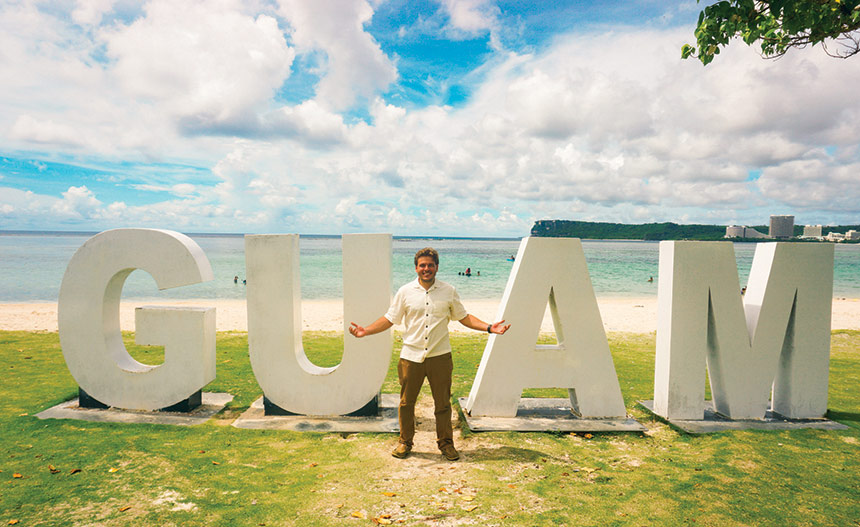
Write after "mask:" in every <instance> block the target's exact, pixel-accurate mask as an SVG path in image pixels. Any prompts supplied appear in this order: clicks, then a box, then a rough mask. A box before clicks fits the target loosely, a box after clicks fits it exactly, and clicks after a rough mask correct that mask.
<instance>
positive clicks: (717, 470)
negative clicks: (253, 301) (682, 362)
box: [0, 331, 860, 527]
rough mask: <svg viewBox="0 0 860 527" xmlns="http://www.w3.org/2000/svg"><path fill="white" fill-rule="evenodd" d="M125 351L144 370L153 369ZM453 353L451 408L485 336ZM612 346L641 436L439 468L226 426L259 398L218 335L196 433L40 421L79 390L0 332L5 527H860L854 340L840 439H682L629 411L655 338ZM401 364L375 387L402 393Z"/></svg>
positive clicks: (376, 451) (647, 386)
mask: <svg viewBox="0 0 860 527" xmlns="http://www.w3.org/2000/svg"><path fill="white" fill-rule="evenodd" d="M126 340H127V345H128V346H129V349H131V350H133V351H132V353H133V354H134V355H135V357H137V358H138V360H141V361H144V362H148V363H152V364H158V363H159V362H160V361H161V354H162V350H160V349H158V348H140V347H134V346H132V345H131V342H132V340H133V339H132V337H131V336H130V335H127V336H126ZM341 342H342V337H340V336H339V335H331V334H319V333H310V334H306V335H305V345H306V348H307V350H308V354H309V355H310V356H311V357H312V358H313V360H314V361H315V362H316V363H318V364H320V365H332V364H337V363H338V361H339V359H340V346H341ZM452 343H453V346H454V348H455V350H456V351H455V357H454V362H455V371H454V397H455V400H456V398H457V397H461V396H466V395H468V392H469V389H470V387H471V384H472V381H473V379H474V375H475V372H476V368H477V365H478V363H479V362H480V357H481V353H482V352H483V349H484V345H485V343H486V336H485V335H481V334H474V335H465V336H464V335H454V336H452ZM610 346H611V348H612V352H613V356H614V359H615V365H616V368H617V371H618V376H619V381H620V384H621V389H622V392H623V394H624V401H625V404H626V406H627V408H628V411H629V412H630V414H632V415H633V416H634V417H635V418H637V419H639V420H640V421H641V422H642V423H643V424H645V425H646V426H647V427H648V431H647V432H646V433H624V434H620V433H619V434H594V435H593V437H586V436H584V435H582V434H580V435H572V434H561V433H507V432H506V433H468V432H467V431H465V432H464V433H463V437H462V438H460V439H459V441H458V444H457V446H458V448H459V449H460V450H461V452H462V453H463V457H462V459H461V460H460V461H459V462H456V463H449V462H446V461H444V460H442V458H441V457H440V456H439V455H438V453H435V452H424V453H420V454H417V455H415V456H413V457H412V458H410V459H407V460H403V461H401V460H397V459H394V458H392V457H391V456H390V455H389V452H390V450H391V448H392V447H393V446H394V443H395V436H393V435H385V434H318V433H297V432H286V431H261V430H240V429H236V428H233V427H232V426H229V425H230V423H231V422H232V421H233V420H234V419H235V418H236V417H237V416H238V415H239V414H240V413H241V412H242V411H244V410H245V409H247V408H248V406H249V405H250V404H251V402H252V401H254V400H255V399H256V398H257V397H259V396H260V395H261V392H260V388H259V386H258V385H257V383H256V381H255V379H254V376H253V374H252V372H251V367H250V363H249V361H248V353H247V337H246V335H245V334H240V333H219V335H218V348H217V354H218V377H217V379H216V380H215V381H214V382H212V383H211V384H210V385H209V386H207V387H206V391H214V392H228V393H231V394H233V395H234V397H235V398H234V400H233V402H231V403H230V404H229V405H228V406H227V408H226V409H225V411H223V412H222V413H220V414H218V415H217V416H216V417H215V418H214V419H212V420H211V421H209V422H208V423H206V424H204V425H200V426H194V427H179V426H166V425H128V424H104V423H90V422H84V421H72V420H45V421H42V420H39V419H37V418H36V417H34V414H36V413H38V412H40V411H41V410H44V409H46V408H48V407H50V406H53V405H55V404H57V403H59V402H61V401H64V400H67V399H69V398H72V397H74V396H75V395H76V394H77V387H76V384H75V382H74V380H73V379H72V377H71V376H70V375H69V373H68V371H67V370H66V367H65V364H64V362H63V357H62V353H61V351H60V348H59V340H58V337H57V335H56V334H55V333H31V332H0V365H2V366H0V367H2V368H3V369H4V370H5V374H6V376H5V381H4V382H3V383H2V386H0V432H2V435H0V483H2V486H0V525H7V524H16V522H17V525H22V526H23V525H27V526H29V525H183V526H184V525H270V526H271V525H356V526H358V525H375V524H377V523H379V524H389V523H390V524H393V525H439V526H442V525H445V526H448V525H478V526H483V525H570V526H590V525H600V526H603V525H625V526H626V525H632V526H641V525H654V526H657V525H659V526H662V525H714V526H724V525H749V526H761V525H773V526H802V525H809V526H820V525H835V526H845V527H849V526H854V527H856V526H858V525H860V332H857V331H836V332H834V333H833V346H832V357H831V377H830V400H829V408H830V413H829V415H830V417H832V418H833V419H836V420H838V421H840V422H842V423H844V424H846V425H848V426H849V427H850V429H849V430H846V431H821V430H801V431H791V432H763V431H744V432H725V433H718V434H711V435H705V436H691V435H686V434H683V433H681V432H678V431H676V430H674V429H672V428H669V427H668V426H666V425H665V424H663V423H661V422H659V421H656V420H653V419H652V418H651V417H649V415H648V414H647V413H646V412H644V411H643V410H641V409H640V408H638V407H637V406H636V401H637V400H640V399H651V398H652V397H653V369H654V366H653V364H654V337H653V336H652V335H610ZM398 348H399V342H396V344H395V351H394V353H396V350H397V349H398ZM394 365H395V361H392V366H391V369H390V371H389V375H388V377H387V379H386V381H385V385H384V387H383V391H384V392H396V391H398V386H397V380H396V373H395V370H394ZM425 390H426V388H425ZM563 393H564V392H559V391H552V390H529V391H527V392H526V395H528V396H555V395H560V394H563ZM422 397H429V395H428V394H424V395H423V396H422ZM421 433H423V434H427V433H430V432H419V434H421Z"/></svg>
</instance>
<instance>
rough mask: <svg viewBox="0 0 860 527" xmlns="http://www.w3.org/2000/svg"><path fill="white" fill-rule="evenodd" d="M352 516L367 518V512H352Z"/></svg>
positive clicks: (361, 518)
mask: <svg viewBox="0 0 860 527" xmlns="http://www.w3.org/2000/svg"><path fill="white" fill-rule="evenodd" d="M350 516H352V517H353V518H358V519H360V520H363V519H365V518H367V516H365V514H364V513H363V512H361V511H355V512H353V513H352V514H350Z"/></svg>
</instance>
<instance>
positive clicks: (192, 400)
mask: <svg viewBox="0 0 860 527" xmlns="http://www.w3.org/2000/svg"><path fill="white" fill-rule="evenodd" d="M201 404H203V391H202V390H197V391H196V392H194V393H192V394H191V395H190V396H189V397H187V398H186V399H183V400H181V401H179V402H178V403H176V404H172V405H170V406H168V407H166V408H159V409H158V410H157V411H158V412H183V413H188V412H190V411H192V410H194V409H195V408H197V407H198V406H200V405H201ZM78 406H80V407H81V408H94V409H97V410H106V409H108V408H110V406H108V405H106V404H105V403H103V402H101V401H99V400H97V399H96V398H94V397H91V396H90V394H88V393H87V392H85V391H84V389H83V388H81V387H80V386H79V387H78Z"/></svg>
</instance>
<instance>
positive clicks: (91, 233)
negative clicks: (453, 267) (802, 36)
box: [0, 229, 524, 241]
mask: <svg viewBox="0 0 860 527" xmlns="http://www.w3.org/2000/svg"><path fill="white" fill-rule="evenodd" d="M105 230H110V229H105ZM100 232H104V231H63V230H18V229H9V230H3V229H0V236H95V235H96V234H99V233H100ZM177 232H181V231H177ZM182 234H184V235H186V236H189V237H192V238H193V237H198V238H242V237H244V236H245V235H248V234H251V235H256V234H296V233H253V232H246V233H237V232H183V233H182ZM344 234H365V233H350V232H346V233H344ZM298 235H299V236H300V237H303V238H315V239H336V238H341V237H343V235H342V234H312V233H311V234H303V233H298ZM391 237H392V238H393V239H395V240H401V241H403V240H480V241H496V240H498V241H518V240H521V239H522V238H523V237H524V236H446V235H442V234H429V235H428V234H392V235H391Z"/></svg>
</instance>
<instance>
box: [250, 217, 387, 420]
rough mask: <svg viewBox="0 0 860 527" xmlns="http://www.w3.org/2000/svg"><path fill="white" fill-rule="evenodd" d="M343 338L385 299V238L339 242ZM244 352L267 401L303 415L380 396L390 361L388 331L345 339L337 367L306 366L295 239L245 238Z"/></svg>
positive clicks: (340, 409) (346, 408) (350, 408)
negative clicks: (340, 249)
mask: <svg viewBox="0 0 860 527" xmlns="http://www.w3.org/2000/svg"><path fill="white" fill-rule="evenodd" d="M343 262H344V264H343V301H344V303H343V315H344V317H343V319H344V333H346V326H347V325H348V324H349V322H350V321H362V323H365V322H364V321H369V320H375V319H376V318H377V317H379V315H380V314H381V313H384V312H385V311H386V310H387V309H388V304H389V303H390V301H391V235H389V234H347V235H344V236H343ZM245 266H246V274H247V277H248V291H247V295H248V348H249V354H250V357H251V367H252V368H253V369H254V375H255V376H256V377H257V382H258V383H260V387H261V388H262V389H263V393H264V394H265V396H266V398H267V399H268V400H269V401H270V402H271V403H273V404H275V405H277V406H278V407H280V408H282V409H284V410H287V411H289V412H293V413H297V414H303V415H344V414H348V413H351V412H354V411H356V410H359V409H361V408H362V407H363V406H365V405H366V404H367V403H368V402H371V401H372V400H373V399H374V397H376V396H377V395H378V394H379V389H380V387H381V386H382V383H383V381H384V380H385V375H386V373H387V372H388V364H389V361H390V360H391V332H390V331H386V332H384V333H381V334H379V335H374V336H372V337H367V338H363V339H354V338H350V337H346V338H345V341H344V352H343V360H342V362H341V363H340V364H339V365H338V366H335V367H332V368H322V367H320V366H317V365H315V364H313V363H312V362H311V361H310V360H309V359H308V357H307V355H305V352H304V348H303V347H302V326H301V324H302V315H301V288H300V286H299V236H298V235H297V234H272V235H247V236H245Z"/></svg>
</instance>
